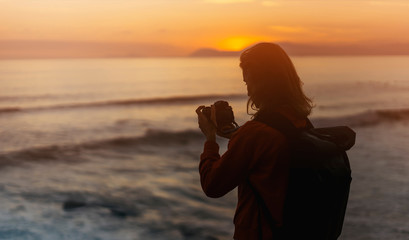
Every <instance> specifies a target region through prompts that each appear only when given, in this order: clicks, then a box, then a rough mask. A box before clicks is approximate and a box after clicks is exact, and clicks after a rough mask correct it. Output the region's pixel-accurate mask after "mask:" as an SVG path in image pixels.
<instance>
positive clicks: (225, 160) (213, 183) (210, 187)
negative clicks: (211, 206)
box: [199, 126, 265, 198]
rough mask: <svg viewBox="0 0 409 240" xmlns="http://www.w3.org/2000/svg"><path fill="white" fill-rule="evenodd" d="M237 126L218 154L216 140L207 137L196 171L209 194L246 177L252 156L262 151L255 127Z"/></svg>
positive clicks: (221, 193) (215, 195) (226, 189)
mask: <svg viewBox="0 0 409 240" xmlns="http://www.w3.org/2000/svg"><path fill="white" fill-rule="evenodd" d="M243 127H244V126H243ZM240 130H244V131H240ZM240 130H239V131H240V132H237V133H236V134H235V135H234V136H233V138H232V139H231V140H230V142H229V144H228V149H227V151H226V153H224V154H223V156H221V157H220V155H219V145H218V144H217V143H216V142H212V141H207V142H206V143H205V145H204V151H203V153H202V154H201V156H200V164H199V173H200V182H201V185H202V189H203V191H204V192H205V194H206V195H207V196H208V197H212V198H218V197H222V196H224V195H225V194H226V193H228V192H230V191H231V190H233V189H234V188H235V187H236V186H238V185H239V184H240V183H242V182H243V181H245V180H246V178H247V177H248V174H249V169H250V167H251V164H252V159H257V158H258V157H259V156H258V155H259V154H260V153H261V152H260V150H261V149H260V147H262V145H263V143H262V142H260V140H261V139H262V138H261V139H259V138H258V137H256V135H257V134H256V133H255V132H254V131H245V129H240ZM264 145H265V144H264Z"/></svg>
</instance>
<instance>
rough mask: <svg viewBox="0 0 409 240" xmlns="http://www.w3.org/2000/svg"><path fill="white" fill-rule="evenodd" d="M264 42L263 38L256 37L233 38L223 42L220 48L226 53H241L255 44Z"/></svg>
mask: <svg viewBox="0 0 409 240" xmlns="http://www.w3.org/2000/svg"><path fill="white" fill-rule="evenodd" d="M262 40H263V39H262V38H255V37H231V38H227V39H224V40H223V41H221V42H220V44H219V48H220V49H222V50H226V51H239V50H242V49H243V48H245V47H248V46H249V45H251V44H253V43H255V42H258V41H262ZM265 41H266V40H265Z"/></svg>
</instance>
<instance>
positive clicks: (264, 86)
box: [240, 43, 313, 118]
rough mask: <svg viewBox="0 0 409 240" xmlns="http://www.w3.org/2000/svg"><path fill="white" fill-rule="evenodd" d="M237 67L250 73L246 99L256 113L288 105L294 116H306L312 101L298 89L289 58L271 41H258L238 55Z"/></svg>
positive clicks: (299, 84) (298, 85) (298, 84)
mask: <svg viewBox="0 0 409 240" xmlns="http://www.w3.org/2000/svg"><path fill="white" fill-rule="evenodd" d="M240 67H241V68H242V70H243V72H247V73H249V74H250V76H251V77H250V80H249V81H251V83H248V84H251V85H252V88H253V91H251V93H250V96H249V99H248V102H247V113H249V107H251V108H252V109H253V110H256V111H257V112H256V113H255V115H256V114H257V113H258V112H259V111H260V110H263V111H274V110H275V109H277V108H278V107H282V106H286V107H290V108H291V109H292V110H294V112H295V113H296V115H297V116H298V117H301V118H304V117H307V116H308V115H309V114H310V113H311V110H312V108H313V103H312V100H311V99H310V98H308V97H307V96H306V95H305V94H304V92H303V90H302V84H303V83H302V82H301V80H300V78H299V77H298V74H297V72H296V70H295V67H294V65H293V63H292V62H291V59H290V58H289V57H288V55H287V54H286V53H285V51H284V50H283V49H282V48H281V47H280V46H279V45H277V44H274V43H258V44H256V45H254V46H252V47H250V48H248V49H247V50H245V51H244V52H243V53H242V54H241V56H240Z"/></svg>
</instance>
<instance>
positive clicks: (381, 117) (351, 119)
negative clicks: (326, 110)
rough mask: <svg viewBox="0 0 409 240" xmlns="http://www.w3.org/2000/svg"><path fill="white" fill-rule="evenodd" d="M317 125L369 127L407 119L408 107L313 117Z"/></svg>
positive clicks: (408, 114) (408, 116) (408, 118)
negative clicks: (338, 115) (329, 116)
mask: <svg viewBox="0 0 409 240" xmlns="http://www.w3.org/2000/svg"><path fill="white" fill-rule="evenodd" d="M312 121H313V122H314V123H315V125H317V126H331V125H332V126H333V125H348V126H351V127H370V126H375V125H379V124H383V123H393V122H404V121H409V109H378V110H369V111H365V112H362V113H358V114H355V115H349V116H340V117H336V118H324V117H323V118H315V119H314V118H313V119H312Z"/></svg>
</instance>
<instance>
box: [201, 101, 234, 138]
mask: <svg viewBox="0 0 409 240" xmlns="http://www.w3.org/2000/svg"><path fill="white" fill-rule="evenodd" d="M213 105H214V107H215V110H216V123H217V129H218V130H219V131H220V132H221V133H223V134H228V133H231V132H234V131H236V130H237V128H238V127H239V125H238V124H237V123H236V122H235V121H234V114H233V109H232V107H231V106H230V105H229V103H228V102H226V101H223V100H220V101H217V102H215V103H214V104H213ZM202 113H203V114H204V115H205V116H206V117H207V119H208V120H209V121H211V119H210V116H211V107H205V108H203V109H202Z"/></svg>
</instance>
